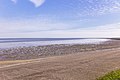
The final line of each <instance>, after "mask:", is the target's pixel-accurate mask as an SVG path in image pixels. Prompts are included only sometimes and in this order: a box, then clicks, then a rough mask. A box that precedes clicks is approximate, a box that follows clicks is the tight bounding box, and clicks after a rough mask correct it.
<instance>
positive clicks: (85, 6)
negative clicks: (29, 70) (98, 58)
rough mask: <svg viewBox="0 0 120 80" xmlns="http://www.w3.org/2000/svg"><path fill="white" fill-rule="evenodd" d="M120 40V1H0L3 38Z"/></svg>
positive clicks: (0, 34) (0, 26)
mask: <svg viewBox="0 0 120 80" xmlns="http://www.w3.org/2000/svg"><path fill="white" fill-rule="evenodd" d="M101 37H102V38H116V37H118V38H119V37H120V0H0V38H101Z"/></svg>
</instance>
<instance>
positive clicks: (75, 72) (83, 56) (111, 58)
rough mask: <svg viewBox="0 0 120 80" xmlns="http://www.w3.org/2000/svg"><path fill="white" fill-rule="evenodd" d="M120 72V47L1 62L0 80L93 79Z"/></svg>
mask: <svg viewBox="0 0 120 80" xmlns="http://www.w3.org/2000/svg"><path fill="white" fill-rule="evenodd" d="M116 69H120V48H119V47H118V48H113V49H104V50H97V51H90V52H81V53H76V54H69V55H62V56H53V57H47V58H39V59H33V60H27V61H26V60H21V61H20V60H18V61H15V60H14V61H1V62H0V80H96V78H98V77H99V76H102V75H104V74H106V73H107V72H109V71H112V70H116Z"/></svg>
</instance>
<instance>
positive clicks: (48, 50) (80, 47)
mask: <svg viewBox="0 0 120 80" xmlns="http://www.w3.org/2000/svg"><path fill="white" fill-rule="evenodd" d="M117 47H120V41H119V40H111V41H106V42H103V43H100V44H73V45H68V44H67V45H66V44H57V45H46V46H32V47H19V48H11V49H3V50H0V61H7V60H28V59H37V58H45V57H50V56H59V55H67V54H76V53H81V52H89V51H96V50H103V49H112V48H117Z"/></svg>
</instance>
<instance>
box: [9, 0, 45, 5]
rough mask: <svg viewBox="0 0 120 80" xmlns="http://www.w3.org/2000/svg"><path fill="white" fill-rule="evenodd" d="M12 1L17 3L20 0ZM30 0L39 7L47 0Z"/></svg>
mask: <svg viewBox="0 0 120 80" xmlns="http://www.w3.org/2000/svg"><path fill="white" fill-rule="evenodd" d="M11 1H12V2H13V3H15V4H16V3H17V1H18V0H11ZM29 1H30V2H32V3H33V4H34V5H35V7H39V6H41V5H42V4H43V3H44V2H45V0H29Z"/></svg>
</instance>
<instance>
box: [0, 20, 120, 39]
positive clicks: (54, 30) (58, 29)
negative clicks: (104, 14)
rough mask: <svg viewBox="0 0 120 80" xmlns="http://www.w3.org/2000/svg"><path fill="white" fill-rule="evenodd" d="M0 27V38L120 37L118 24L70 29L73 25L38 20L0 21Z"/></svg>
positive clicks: (119, 23)
mask: <svg viewBox="0 0 120 80" xmlns="http://www.w3.org/2000/svg"><path fill="white" fill-rule="evenodd" d="M0 25H1V26H0V28H1V30H0V37H25V38H27V37H64V38H65V37H66V38H67V37H69V38H70V37H74V38H75V37H79V38H80V37H120V35H119V34H120V22H118V23H114V24H107V25H103V26H96V27H86V28H77V29H76V28H75V29H72V28H73V27H74V24H73V23H72V24H70V23H69V24H67V23H62V22H59V21H57V22H56V21H53V19H52V21H51V20H49V19H46V20H45V19H43V18H41V19H40V18H39V19H31V20H23V19H22V20H20V21H18V20H17V21H16V20H15V21H12V20H11V21H10V20H8V21H0ZM2 26H4V27H2ZM43 34H44V35H43Z"/></svg>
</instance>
